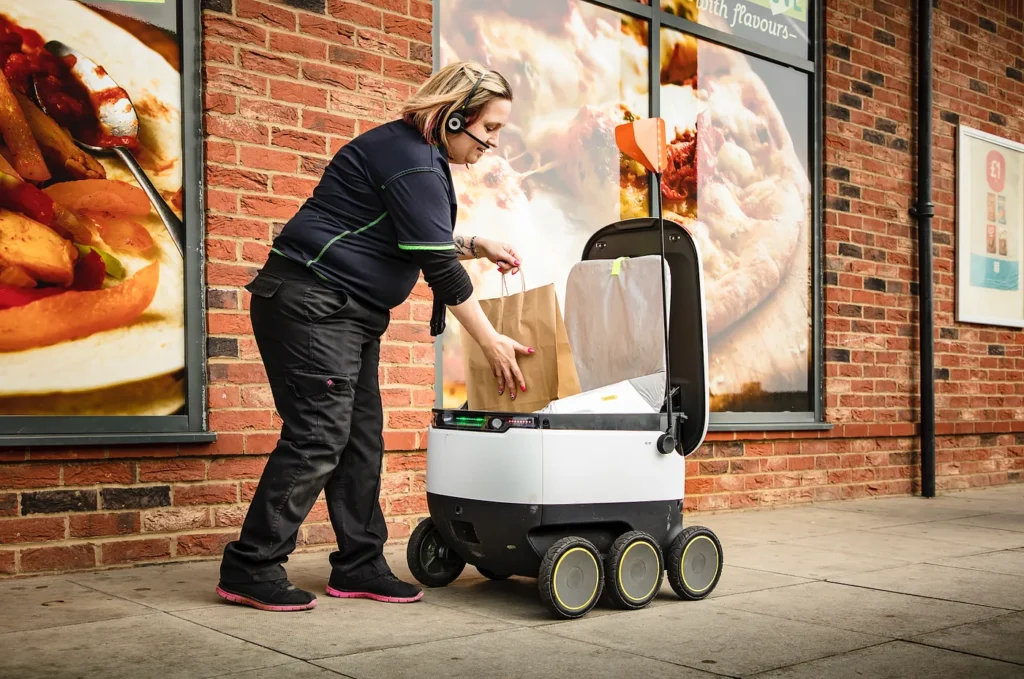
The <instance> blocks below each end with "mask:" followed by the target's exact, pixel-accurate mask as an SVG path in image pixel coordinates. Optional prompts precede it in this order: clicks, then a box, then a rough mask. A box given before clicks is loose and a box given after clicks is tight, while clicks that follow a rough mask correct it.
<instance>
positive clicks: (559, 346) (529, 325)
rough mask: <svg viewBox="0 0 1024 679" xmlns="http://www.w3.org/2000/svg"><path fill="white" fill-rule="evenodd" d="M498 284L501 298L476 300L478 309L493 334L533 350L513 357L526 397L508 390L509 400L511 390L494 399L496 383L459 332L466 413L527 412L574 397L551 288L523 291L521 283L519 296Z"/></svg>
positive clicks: (572, 367) (575, 383)
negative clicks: (488, 411)
mask: <svg viewBox="0 0 1024 679" xmlns="http://www.w3.org/2000/svg"><path fill="white" fill-rule="evenodd" d="M520 275H522V274H521V273H520ZM501 282H502V289H503V290H504V294H503V295H502V296H501V297H497V298H494V299H482V300H480V306H481V308H483V311H484V314H485V315H486V316H487V318H488V320H490V322H491V325H493V326H494V328H495V330H497V331H498V332H499V333H501V334H502V335H507V336H508V337H511V338H512V339H514V340H516V341H517V342H519V343H520V344H522V345H523V346H527V347H532V348H533V349H534V350H535V351H534V353H533V354H531V355H528V356H517V362H518V363H519V370H520V371H521V372H522V373H523V379H524V380H525V381H526V392H525V393H523V392H522V391H520V390H519V386H518V385H514V388H515V389H516V398H515V400H514V401H513V400H512V399H511V398H510V397H509V396H510V394H509V389H510V388H513V387H512V386H509V387H506V389H505V392H504V393H503V394H500V395H499V394H498V381H497V379H496V378H495V376H494V371H493V369H492V368H491V364H490V363H488V362H487V359H486V358H485V356H484V352H483V349H481V348H480V345H479V344H477V343H476V341H475V340H474V339H473V338H472V337H470V335H469V333H467V332H466V331H465V330H463V331H462V346H463V352H462V353H463V357H464V358H463V361H464V362H465V366H466V399H467V401H468V407H469V409H470V410H492V411H504V412H514V413H532V412H534V411H537V410H540V409H541V408H543V407H545V406H547V405H548V404H549V403H551V401H554V400H555V399H560V398H566V397H567V396H575V395H576V394H578V393H580V381H579V377H578V376H577V375H576V364H575V362H574V361H573V356H572V348H571V347H570V346H569V336H568V334H566V332H565V323H564V322H563V320H562V310H561V308H560V307H559V304H558V296H557V295H556V294H555V286H554V285H545V286H543V287H540V288H534V289H532V290H527V289H526V281H525V279H524V280H523V291H522V292H520V293H517V294H514V295H510V294H508V288H507V287H506V284H505V278H504V276H502V281H501Z"/></svg>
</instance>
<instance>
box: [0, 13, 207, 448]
mask: <svg viewBox="0 0 1024 679" xmlns="http://www.w3.org/2000/svg"><path fill="white" fill-rule="evenodd" d="M199 12H200V10H199V0H102V1H101V0H31V1H28V2H26V1H25V0H0V137H2V138H0V142H2V143H0V444H6V445H22V446H24V445H34V444H49V443H73V442H98V443H102V442H111V443H116V442H144V441H149V440H176V441H182V440H198V439H204V438H212V435H211V434H209V433H207V432H206V416H205V384H204V373H205V370H204V361H205V355H204V343H205V339H204V328H203V318H204V309H203V306H204V294H203V289H202V281H203V272H202V258H201V244H202V242H203V219H202V208H201V197H202V186H201V176H202V159H201V155H200V154H201V149H202V133H201V108H200V105H201V95H200V77H199V74H200V72H199V47H200V43H201V40H200V32H199V31H200V24H199Z"/></svg>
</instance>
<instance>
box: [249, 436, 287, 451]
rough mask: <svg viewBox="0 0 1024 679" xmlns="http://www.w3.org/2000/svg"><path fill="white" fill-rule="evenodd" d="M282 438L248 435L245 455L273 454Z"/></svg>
mask: <svg viewBox="0 0 1024 679" xmlns="http://www.w3.org/2000/svg"><path fill="white" fill-rule="evenodd" d="M280 438H281V437H280V436H279V435H278V434H246V435H245V454H246V455H266V454H268V453H272V452H274V448H276V447H277V442H278V439H280Z"/></svg>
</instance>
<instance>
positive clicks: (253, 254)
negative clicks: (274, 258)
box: [242, 243, 270, 266]
mask: <svg viewBox="0 0 1024 679" xmlns="http://www.w3.org/2000/svg"><path fill="white" fill-rule="evenodd" d="M269 256H270V246H269V245H263V244H262V243H242V259H244V260H245V261H247V262H253V263H255V264H259V265H260V266H262V265H263V263H264V262H266V261H267V258H268V257H269Z"/></svg>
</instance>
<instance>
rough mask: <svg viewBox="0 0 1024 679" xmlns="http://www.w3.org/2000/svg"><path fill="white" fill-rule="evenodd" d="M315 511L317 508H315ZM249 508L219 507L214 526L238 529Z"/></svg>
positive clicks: (215, 511) (214, 516)
mask: <svg viewBox="0 0 1024 679" xmlns="http://www.w3.org/2000/svg"><path fill="white" fill-rule="evenodd" d="M314 509H315V507H314ZM247 511H248V507H247V506H244V505H235V506H234V507H217V508H216V509H214V510H213V525H215V526H217V527H218V528H224V527H228V528H237V527H240V526H241V525H242V522H243V521H245V515H246V513H247Z"/></svg>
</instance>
